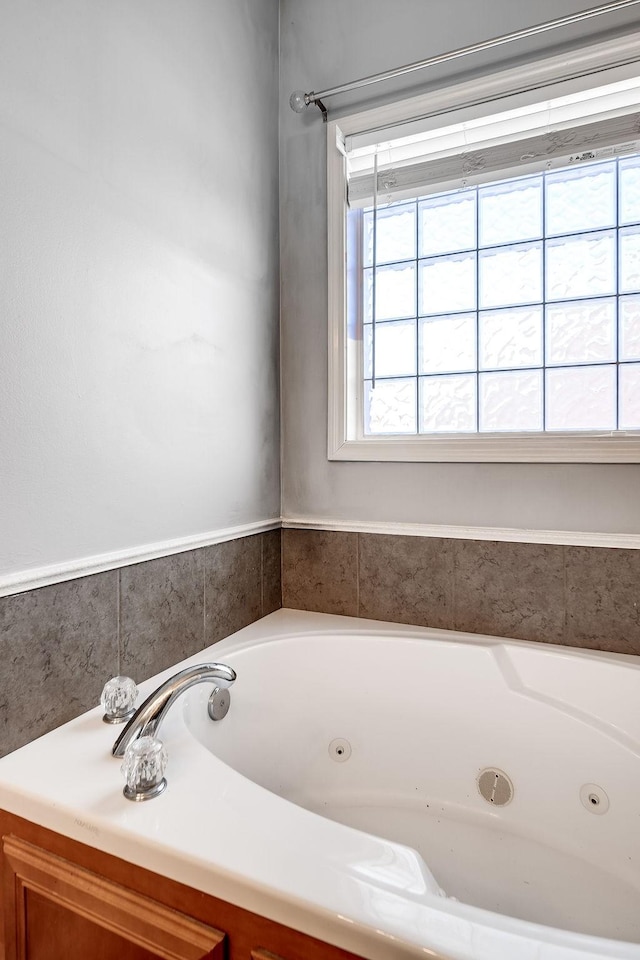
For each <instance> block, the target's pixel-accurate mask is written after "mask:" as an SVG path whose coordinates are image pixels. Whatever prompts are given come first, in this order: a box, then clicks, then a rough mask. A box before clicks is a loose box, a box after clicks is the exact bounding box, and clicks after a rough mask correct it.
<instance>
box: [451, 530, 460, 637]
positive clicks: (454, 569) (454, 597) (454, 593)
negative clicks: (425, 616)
mask: <svg viewBox="0 0 640 960" xmlns="http://www.w3.org/2000/svg"><path fill="white" fill-rule="evenodd" d="M452 544H453V545H452V551H451V552H452V554H453V557H452V564H451V629H452V630H457V629H458V626H457V624H458V610H457V603H458V590H457V581H458V544H457V543H456V541H455V540H453V541H452Z"/></svg>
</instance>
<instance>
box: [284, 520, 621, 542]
mask: <svg viewBox="0 0 640 960" xmlns="http://www.w3.org/2000/svg"><path fill="white" fill-rule="evenodd" d="M282 527H283V529H284V530H327V531H333V532H339V533H382V534H390V535H393V536H402V537H439V538H440V539H443V540H496V541H501V542H509V543H549V544H557V545H560V546H568V547H609V548H612V549H622V550H640V533H588V532H582V531H575V530H526V529H520V528H519V527H462V526H449V525H446V524H431V523H397V522H388V523H385V522H377V521H370V520H331V519H316V518H311V517H287V518H284V517H283V519H282Z"/></svg>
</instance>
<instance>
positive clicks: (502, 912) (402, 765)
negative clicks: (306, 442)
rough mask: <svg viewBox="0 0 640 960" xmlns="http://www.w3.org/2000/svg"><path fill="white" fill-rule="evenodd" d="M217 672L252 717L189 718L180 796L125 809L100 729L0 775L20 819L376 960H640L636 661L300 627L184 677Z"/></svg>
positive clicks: (178, 771)
mask: <svg viewBox="0 0 640 960" xmlns="http://www.w3.org/2000/svg"><path fill="white" fill-rule="evenodd" d="M390 637H392V638H393V639H389V638H390ZM208 660H222V661H223V662H226V663H229V664H230V665H232V666H234V668H235V669H236V670H237V672H238V680H237V682H236V684H235V685H234V687H233V688H232V691H231V692H232V704H231V710H230V712H229V715H228V716H227V717H226V718H225V720H223V721H222V722H220V723H219V724H213V723H211V722H210V721H209V720H208V718H207V716H206V699H207V696H208V692H209V688H208V686H207V685H201V686H200V687H194V688H192V690H190V691H189V692H188V693H187V694H185V695H184V696H183V698H182V701H181V702H180V701H179V702H178V703H177V704H176V705H175V706H174V708H173V710H172V712H171V713H170V715H169V717H168V719H167V721H166V722H165V724H164V726H163V728H162V732H161V736H162V739H163V740H164V742H165V745H166V747H167V750H168V753H169V767H168V770H167V779H168V782H169V786H168V789H167V790H166V791H165V793H164V794H162V796H160V797H159V798H157V799H155V800H153V801H150V802H148V803H144V804H132V803H129V802H127V801H126V800H125V799H124V798H123V797H122V794H121V787H122V779H121V775H120V772H119V762H118V761H116V760H114V759H113V758H112V757H111V756H110V747H111V744H112V742H113V740H114V737H115V732H117V730H118V729H119V728H113V727H108V726H106V725H105V724H103V723H102V722H101V719H100V717H101V711H100V709H99V708H96V709H95V710H93V711H91V712H89V713H87V714H85V715H84V716H82V717H80V718H78V719H77V720H74V721H72V722H71V723H69V724H66V725H65V726H64V727H61V728H60V729H59V730H56V731H54V732H52V733H51V734H49V735H47V736H46V737H43V738H41V739H40V740H38V741H35V742H34V743H32V744H29V745H28V746H27V747H24V748H23V749H22V750H19V751H16V753H14V754H12V755H10V756H8V757H6V758H4V759H3V760H0V807H2V808H4V809H6V810H8V811H10V812H13V813H16V814H19V815H20V816H23V817H26V818H28V819H31V820H33V821H35V822H37V823H40V824H42V825H43V826H46V827H48V828H50V829H53V830H56V831H58V832H60V833H62V834H64V835H66V836H69V837H72V838H73V839H76V840H79V841H81V842H84V843H87V844H89V845H91V846H94V847H97V848H99V849H101V850H104V851H106V852H108V853H112V854H114V855H116V856H120V857H123V858H124V859H127V860H129V861H131V862H133V863H136V864H139V865H140V866H143V867H146V868H148V869H151V870H154V871H156V872H158V873H161V874H164V875H166V876H169V877H171V878H173V879H175V880H178V881H180V882H183V883H187V884H189V885H191V886H193V887H195V888H196V889H200V890H203V891H204V892H206V893H210V894H212V895H214V896H219V897H222V898H223V899H226V900H230V901H231V902H233V903H236V904H238V905H239V906H242V907H244V908H246V909H249V910H253V911H255V912H257V913H260V914H263V915H265V916H267V917H270V918H272V919H274V920H276V921H278V922H280V923H284V924H288V925H289V926H292V927H295V928H297V929H300V930H302V931H304V932H306V933H309V934H310V935H312V936H316V937H319V938H320V939H323V940H326V941H329V942H331V943H334V944H337V945H339V946H342V947H344V948H345V949H348V950H352V951H353V952H354V953H359V954H362V955H363V956H365V957H368V958H370V960H391V958H405V957H406V958H409V957H418V956H421V957H424V956H425V954H426V953H428V952H429V951H432V952H436V953H437V952H440V953H442V954H444V955H446V956H447V957H453V958H460V960H471V958H473V960H513V958H514V957H516V956H517V957H518V960H529V958H530V960H578V958H584V960H586V958H596V957H599V958H604V957H609V958H611V957H615V958H619V960H631V958H633V960H640V945H639V944H638V943H637V941H638V940H640V924H639V920H638V915H639V914H640V911H638V909H637V904H638V902H640V801H639V799H638V798H640V706H639V704H640V663H639V662H638V660H637V658H632V657H623V656H615V655H614V656H608V655H604V654H597V653H595V654H594V653H588V652H582V651H576V652H573V651H568V650H567V649H566V648H559V647H553V646H549V647H547V646H545V645H537V644H527V643H519V642H511V641H502V640H495V639H491V638H481V637H472V636H470V635H464V634H455V633H447V632H446V631H436V630H424V629H419V628H414V627H406V626H397V625H392V624H381V623H377V622H372V621H361V620H354V619H351V618H346V617H333V616H326V615H322V614H313V613H303V612H298V611H287V610H284V611H279V612H278V613H275V614H272V615H271V616H269V617H267V618H265V619H264V620H262V621H260V622H258V623H256V624H252V625H251V626H250V627H247V628H245V629H244V630H242V631H240V632H239V633H237V634H235V635H234V636H233V637H231V638H229V639H228V640H225V641H223V642H222V643H219V644H216V645H215V646H214V647H211V648H209V650H206V651H203V652H202V653H200V654H198V655H197V656H195V657H192V658H190V659H189V660H187V661H184V664H180V665H177V667H176V668H178V667H181V666H183V665H186V664H190V663H196V662H204V661H208ZM176 668H173V669H172V670H168V671H166V672H165V673H163V674H160V675H159V676H158V677H156V678H154V679H153V680H152V681H149V682H147V683H145V684H144V685H142V691H143V693H144V694H145V695H146V694H147V693H148V692H150V691H151V690H152V689H153V687H154V685H155V684H156V683H157V682H159V681H160V680H161V679H164V678H166V677H167V676H170V675H171V674H172V673H173V672H174V671H175V669H176ZM334 741H339V743H340V744H342V743H343V742H344V743H346V744H347V746H348V748H350V750H351V753H350V756H349V757H348V759H347V760H346V761H344V760H343V759H342V757H343V755H344V754H340V755H339V756H336V753H335V744H334ZM332 744H334V746H333V747H332V748H331V749H330V747H331V745H332ZM347 752H348V751H347ZM486 767H490V768H493V767H496V768H499V769H501V770H503V771H505V772H506V773H507V774H508V776H509V777H510V778H511V780H512V782H513V785H514V796H513V799H512V801H511V802H510V803H509V804H508V805H506V806H502V807H499V808H498V807H495V806H491V805H490V804H489V803H488V802H487V801H486V800H485V799H483V797H482V796H481V795H480V793H479V791H478V789H477V786H476V776H477V774H478V772H479V771H480V770H482V769H483V768H486ZM588 784H593V785H595V786H597V787H599V788H601V790H602V795H601V797H600V799H601V800H602V802H603V803H604V804H605V805H606V803H608V810H607V811H606V813H601V812H600V811H598V812H597V813H596V812H593V810H589V808H588V806H585V804H583V802H582V798H581V793H580V791H581V788H582V787H584V786H586V785H588ZM583 797H584V790H583ZM319 814H324V815H323V816H320V815H319ZM330 818H332V819H330ZM354 827H355V828H357V829H354ZM363 831H370V832H369V833H367V832H363ZM383 837H384V838H386V839H382V838H383ZM434 877H435V881H434ZM438 884H440V885H441V886H442V887H443V888H444V889H445V891H446V892H447V894H449V897H447V898H443V897H442V896H441V895H439V892H438ZM451 897H456V898H457V899H456V900H454V899H451ZM563 928H564V929H563ZM630 941H636V942H630Z"/></svg>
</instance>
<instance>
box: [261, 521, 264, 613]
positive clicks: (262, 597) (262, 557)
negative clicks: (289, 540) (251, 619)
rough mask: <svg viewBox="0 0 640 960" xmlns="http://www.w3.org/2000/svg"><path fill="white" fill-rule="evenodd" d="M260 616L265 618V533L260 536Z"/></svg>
mask: <svg viewBox="0 0 640 960" xmlns="http://www.w3.org/2000/svg"><path fill="white" fill-rule="evenodd" d="M260 616H261V617H264V533H261V534H260Z"/></svg>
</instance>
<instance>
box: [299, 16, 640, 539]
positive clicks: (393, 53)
mask: <svg viewBox="0 0 640 960" xmlns="http://www.w3.org/2000/svg"><path fill="white" fill-rule="evenodd" d="M593 6H594V4H593V3H592V2H588V3H587V2H584V0H536V3H535V4H532V3H529V2H526V0H486V2H479V0H395V2H394V3H388V2H385V0H349V2H344V0H324V2H323V3H320V4H319V3H317V2H314V0H283V2H282V3H281V36H282V40H281V83H280V87H281V96H280V110H281V163H280V171H281V174H280V176H281V179H280V184H281V211H282V213H281V241H282V242H281V258H282V259H281V268H282V354H281V356H282V369H283V383H284V385H285V388H284V396H283V410H282V417H283V424H282V429H283V450H284V459H283V515H284V517H285V518H305V519H306V518H312V519H313V518H315V519H324V518H331V519H336V520H342V521H358V520H360V521H379V522H384V521H397V522H408V523H412V522H415V523H429V524H453V525H463V526H467V525H468V526H482V527H516V528H531V529H537V530H571V531H596V532H602V533H638V532H640V497H638V495H637V491H638V487H639V484H640V466H638V465H626V464H625V465H563V464H551V465H545V464H534V465H527V464H373V463H372V464H361V463H329V462H328V461H327V457H326V408H327V388H326V379H327V346H326V343H327V282H326V189H325V176H326V174H325V159H324V158H325V149H326V148H325V129H324V128H323V124H322V123H321V122H320V116H319V112H318V111H317V110H316V109H315V108H313V110H311V109H310V110H308V111H307V113H306V114H305V115H303V116H297V115H295V114H294V113H293V112H292V111H291V110H290V109H289V106H288V98H289V95H290V93H291V91H292V90H295V89H304V90H311V89H315V90H321V89H323V88H326V87H330V86H333V85H335V84H338V83H342V82H344V81H346V80H350V79H354V78H357V77H359V76H365V75H368V74H371V73H375V72H376V71H380V70H386V69H389V68H392V67H395V66H399V65H402V64H404V63H408V62H412V61H415V60H420V59H423V58H425V57H428V56H429V55H431V54H437V53H442V52H444V51H446V50H451V49H454V48H456V47H460V46H464V45H466V44H470V43H473V42H476V41H479V40H482V39H486V38H488V37H493V36H498V35H500V34H503V33H506V32H509V31H512V30H517V29H519V28H522V27H525V26H529V25H532V24H534V23H540V22H542V21H544V20H550V19H553V18H556V17H560V16H562V15H565V14H571V13H574V12H576V11H578V10H582V9H586V8H588V7H593ZM637 17H638V14H637V9H636V10H634V9H631V10H629V11H626V12H624V13H619V14H617V15H616V16H615V17H608V18H602V19H600V20H593V21H589V22H588V23H586V24H583V25H582V26H581V27H580V28H578V29H577V30H576V29H575V28H574V29H568V28H566V29H563V30H562V31H561V32H560V33H558V34H557V35H555V37H554V41H553V42H554V44H555V45H557V44H559V43H562V44H567V43H569V44H571V45H573V44H575V43H576V42H579V41H580V40H584V39H585V38H588V37H593V36H595V35H600V34H601V33H602V31H603V30H604V28H605V25H606V29H607V32H608V31H613V32H614V33H615V32H617V31H620V30H621V29H622V28H623V27H624V25H625V24H626V25H632V24H633V25H635V26H636V27H637ZM549 43H550V40H549V37H548V36H547V37H546V38H545V37H542V38H538V39H537V40H535V41H530V42H527V43H526V44H525V43H521V44H520V45H519V46H518V47H517V51H516V49H511V50H510V51H509V56H510V57H511V58H513V56H514V54H515V53H516V52H517V53H518V55H519V56H522V57H532V56H535V55H536V52H539V53H547V54H548V53H549V49H550V48H549V46H548V45H549ZM554 52H555V50H554ZM506 55H507V54H506V53H505V50H504V49H503V50H498V52H497V53H496V52H495V51H494V52H493V54H492V55H491V56H489V55H484V56H483V57H481V58H477V59H476V60H474V66H475V68H477V69H480V68H484V69H486V68H488V67H489V66H492V68H493V69H495V68H496V67H498V66H501V65H503V63H504V62H505V60H504V58H505V56H506ZM459 69H460V66H457V67H456V66H455V65H454V67H453V68H452V67H451V66H449V68H448V72H447V71H445V69H441V70H440V71H439V73H436V74H434V73H431V74H429V82H430V83H434V82H436V81H437V82H443V81H444V80H445V79H447V78H450V77H451V78H452V77H453V76H455V75H456V74H455V72H454V71H455V70H459ZM396 86H398V84H396ZM384 90H385V96H386V95H387V92H388V91H389V87H385V88H384ZM411 92H412V93H417V92H420V88H419V87H415V86H414V87H413V88H412V89H411ZM374 102H375V99H368V100H367V101H366V105H367V106H371V105H373V103H374ZM330 104H331V105H335V106H336V107H337V108H338V109H336V110H335V112H334V113H333V115H334V116H337V115H339V114H340V113H341V112H342V113H344V112H348V111H349V110H350V109H354V108H355V107H354V104H355V101H354V99H353V97H352V99H351V101H347V100H346V99H344V98H341V99H338V98H336V100H335V101H330ZM358 106H359V107H360V106H364V102H363V101H360V103H359V104H358Z"/></svg>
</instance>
